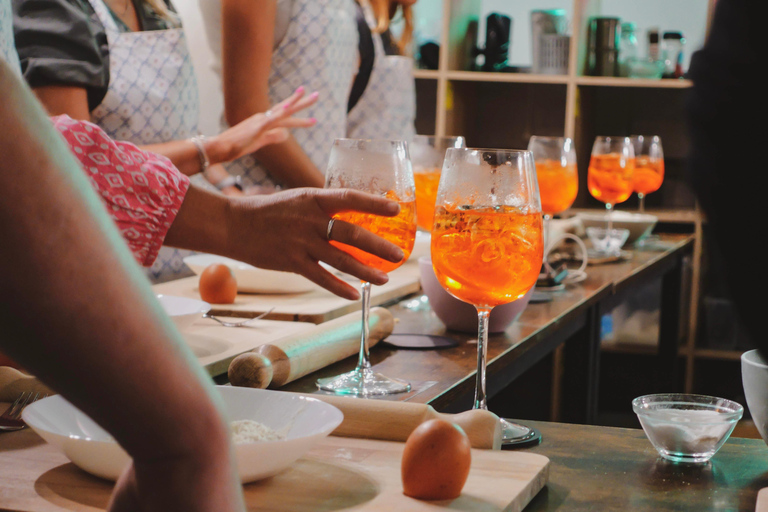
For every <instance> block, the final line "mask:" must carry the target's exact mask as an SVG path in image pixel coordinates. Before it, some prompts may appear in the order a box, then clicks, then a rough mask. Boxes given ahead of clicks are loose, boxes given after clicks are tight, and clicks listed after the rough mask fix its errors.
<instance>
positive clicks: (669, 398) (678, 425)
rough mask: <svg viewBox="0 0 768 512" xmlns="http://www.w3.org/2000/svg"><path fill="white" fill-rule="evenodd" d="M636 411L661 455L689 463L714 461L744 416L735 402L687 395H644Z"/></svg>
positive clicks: (633, 402)
mask: <svg viewBox="0 0 768 512" xmlns="http://www.w3.org/2000/svg"><path fill="white" fill-rule="evenodd" d="M632 410H634V411H635V414H637V418H638V419H639V420H640V424H641V425H642V427H643V430H644V431H645V435H646V436H647V437H648V440H649V441H650V442H651V444H652V445H653V447H654V448H656V451H657V452H659V455H661V456H662V457H664V458H665V459H668V460H671V461H673V462H688V463H702V462H706V461H708V460H709V459H711V458H712V456H713V455H714V454H715V453H717V451H718V450H719V449H720V448H721V447H722V446H723V444H725V442H726V441H727V440H728V436H730V435H731V432H733V428H734V427H735V426H736V423H737V422H738V421H739V420H740V419H741V416H742V414H744V408H743V407H742V406H741V405H739V404H737V403H736V402H733V401H731V400H726V399H725V398H717V397H714V396H705V395H686V394H659V395H645V396H641V397H638V398H635V399H634V400H632Z"/></svg>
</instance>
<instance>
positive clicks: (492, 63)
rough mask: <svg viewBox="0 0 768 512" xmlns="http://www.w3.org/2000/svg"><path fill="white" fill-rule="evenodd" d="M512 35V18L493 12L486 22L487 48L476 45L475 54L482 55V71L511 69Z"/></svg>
mask: <svg viewBox="0 0 768 512" xmlns="http://www.w3.org/2000/svg"><path fill="white" fill-rule="evenodd" d="M511 37H512V18H510V17H509V16H505V15H503V14H499V13H497V12H494V13H491V14H489V15H488V17H487V18H486V22H485V48H482V49H481V48H480V47H475V50H474V52H473V53H474V56H475V57H478V56H480V55H482V56H483V57H484V58H483V59H481V61H482V64H480V65H479V69H480V71H510V68H509V66H507V57H508V55H509V44H510V43H509V42H510V39H511Z"/></svg>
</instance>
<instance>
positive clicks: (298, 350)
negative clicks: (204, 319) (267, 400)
mask: <svg viewBox="0 0 768 512" xmlns="http://www.w3.org/2000/svg"><path fill="white" fill-rule="evenodd" d="M360 315H361V313H360V312H359V311H358V312H355V313H349V314H348V315H344V316H341V317H339V318H336V319H334V320H330V321H328V322H324V323H322V324H320V325H318V326H317V327H316V328H314V329H313V330H312V331H309V332H303V333H299V334H294V335H291V336H286V337H285V338H281V339H279V340H277V341H275V342H273V343H270V344H268V345H262V346H260V347H258V348H256V349H254V350H252V351H250V352H246V353H245V354H240V355H239V356H237V357H236V358H234V359H233V360H232V362H231V363H230V364H229V371H228V372H227V373H228V376H229V382H230V383H231V384H232V385H233V386H244V387H251V388H266V387H267V386H269V387H270V388H279V387H280V386H283V385H285V384H287V383H288V382H292V381H294V380H296V379H298V378H300V377H303V376H304V375H307V374H309V373H312V372H314V371H316V370H319V369H320V368H325V367H326V366H328V365H329V364H332V363H335V362H337V361H341V360H342V359H344V358H346V357H349V356H351V355H353V354H356V353H358V352H359V350H360V335H361V331H362V322H361V321H360ZM368 325H369V326H370V331H369V347H372V346H374V345H375V344H376V343H378V342H379V341H381V340H382V339H384V338H386V337H387V336H389V335H390V334H392V330H393V329H394V328H395V319H394V317H393V316H392V313H390V312H389V311H388V310H386V309H384V308H372V309H371V312H370V315H369V318H368Z"/></svg>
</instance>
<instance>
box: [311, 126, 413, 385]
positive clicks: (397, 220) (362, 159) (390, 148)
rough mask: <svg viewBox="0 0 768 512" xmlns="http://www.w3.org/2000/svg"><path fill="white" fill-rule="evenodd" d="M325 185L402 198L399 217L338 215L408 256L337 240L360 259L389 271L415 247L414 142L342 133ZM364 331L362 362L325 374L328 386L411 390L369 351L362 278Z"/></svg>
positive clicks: (367, 291) (368, 285)
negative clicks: (375, 365)
mask: <svg viewBox="0 0 768 512" xmlns="http://www.w3.org/2000/svg"><path fill="white" fill-rule="evenodd" d="M325 188H350V189H355V190H362V191H364V192H369V193H372V194H377V195H382V196H386V197H388V198H390V199H393V200H395V201H397V202H399V203H400V213H399V214H398V215H397V216H395V217H382V216H378V215H371V214H364V213H359V212H340V213H337V214H335V215H334V216H333V218H334V219H338V220H342V221H345V222H349V223H351V224H356V225H358V226H361V227H364V228H365V229H367V230H368V231H371V232H372V233H374V234H376V235H379V236H380V237H382V238H384V239H386V240H388V241H390V242H392V243H393V244H395V245H397V246H398V247H400V248H401V249H402V250H403V252H404V253H405V257H404V258H403V260H402V261H400V262H399V263H392V262H389V261H385V260H383V259H381V258H378V257H376V256H373V255H371V254H369V253H367V252H364V251H361V250H359V249H357V248H354V247H351V246H348V245H345V244H342V243H339V242H336V241H333V240H332V241H331V244H333V245H335V246H336V247H338V248H340V249H342V250H343V251H346V252H347V253H349V254H351V255H352V256H353V257H355V258H356V259H357V260H359V261H360V262H362V263H365V264H366V265H369V266H371V267H374V268H377V269H379V270H381V271H383V272H391V271H392V270H394V269H396V268H397V267H399V266H400V265H401V264H402V263H403V262H404V261H405V260H407V259H408V256H409V255H410V254H411V251H412V250H413V242H414V239H415V236H416V193H415V187H414V183H413V170H412V169H411V161H410V158H409V156H408V148H407V146H406V144H405V142H403V141H389V140H358V139H337V140H336V141H335V142H334V143H333V147H332V148H331V154H330V157H329V160H328V169H327V171H326V175H325ZM361 286H362V294H361V295H362V315H363V319H362V321H363V325H362V336H361V339H360V355H359V357H358V363H357V367H356V368H355V369H354V370H352V371H351V372H347V373H344V374H342V375H338V376H336V377H330V378H326V379H320V380H318V381H317V386H318V387H319V388H320V389H322V390H324V391H332V392H334V393H337V394H344V395H356V396H375V395H387V394H391V393H402V392H405V391H408V390H410V388H411V385H410V384H409V383H408V382H405V381H401V380H398V379H392V378H390V377H386V376H384V375H382V374H380V373H377V372H374V371H373V369H372V368H371V363H370V359H369V353H368V330H369V324H368V315H369V311H370V298H371V283H368V282H363V283H362V285H361Z"/></svg>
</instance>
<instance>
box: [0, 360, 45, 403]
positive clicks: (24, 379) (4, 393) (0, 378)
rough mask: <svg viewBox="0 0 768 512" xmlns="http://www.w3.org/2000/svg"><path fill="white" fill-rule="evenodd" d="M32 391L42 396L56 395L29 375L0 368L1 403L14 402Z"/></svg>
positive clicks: (6, 367)
mask: <svg viewBox="0 0 768 512" xmlns="http://www.w3.org/2000/svg"><path fill="white" fill-rule="evenodd" d="M27 391H31V392H32V393H39V394H40V396H43V395H52V394H54V392H53V391H51V390H50V389H49V388H48V387H47V386H46V385H45V384H43V383H42V382H40V381H39V380H37V377H33V376H31V375H27V374H25V373H22V372H20V371H19V370H17V369H15V368H11V367H10V366H0V402H13V401H14V400H16V399H17V398H18V397H19V395H20V394H21V393H23V392H27Z"/></svg>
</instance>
